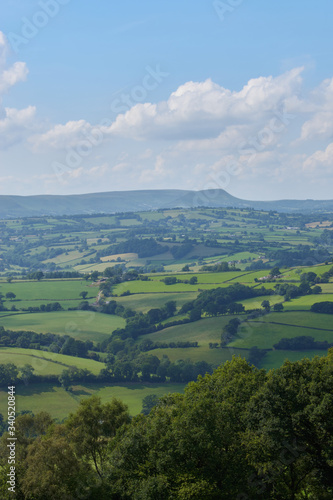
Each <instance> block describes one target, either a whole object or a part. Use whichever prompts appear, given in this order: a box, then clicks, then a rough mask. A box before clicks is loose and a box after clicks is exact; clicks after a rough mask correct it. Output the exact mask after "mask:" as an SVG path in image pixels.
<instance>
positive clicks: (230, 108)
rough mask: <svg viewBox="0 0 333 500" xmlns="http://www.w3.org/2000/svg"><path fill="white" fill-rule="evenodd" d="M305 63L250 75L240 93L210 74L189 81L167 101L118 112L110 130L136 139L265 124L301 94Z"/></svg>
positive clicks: (199, 135)
mask: <svg viewBox="0 0 333 500" xmlns="http://www.w3.org/2000/svg"><path fill="white" fill-rule="evenodd" d="M302 69H303V68H296V69H293V70H291V71H289V72H287V73H285V74H283V75H280V76H278V77H276V78H273V77H272V76H270V77H260V78H256V79H252V80H250V81H249V82H248V83H247V85H245V86H244V87H243V89H242V90H241V91H239V92H234V91H231V90H229V89H225V88H223V87H221V86H220V85H218V84H216V83H214V82H212V80H210V79H208V80H206V81H204V82H192V81H191V82H187V83H185V84H184V85H182V86H180V87H179V88H178V89H177V90H176V91H175V92H173V93H172V94H171V95H170V97H169V99H168V100H167V101H163V102H160V103H158V104H152V103H144V104H137V105H135V106H133V107H132V108H131V109H130V110H129V111H127V112H126V113H125V114H120V115H118V116H117V118H116V120H115V122H114V123H113V124H112V125H111V127H110V131H111V132H112V133H114V134H116V135H119V136H123V137H129V138H133V139H166V140H168V139H174V140H177V139H179V140H180V139H182V140H186V139H189V140H191V139H193V140H198V139H206V138H214V137H217V136H218V135H219V134H221V132H222V131H223V130H224V129H225V128H226V127H230V126H232V125H245V124H253V123H257V124H258V123H260V122H262V121H263V120H264V119H267V117H268V115H269V114H272V113H273V112H274V110H277V109H278V108H283V107H285V105H286V104H288V103H289V101H290V100H292V98H293V97H294V96H295V94H297V93H298V91H299V89H300V86H301V83H302V78H301V76H300V75H301V72H302Z"/></svg>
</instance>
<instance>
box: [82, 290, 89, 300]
mask: <svg viewBox="0 0 333 500" xmlns="http://www.w3.org/2000/svg"><path fill="white" fill-rule="evenodd" d="M87 295H88V292H81V293H80V297H82V298H83V300H84V299H85V298H86V297H87Z"/></svg>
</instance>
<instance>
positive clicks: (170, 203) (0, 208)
mask: <svg viewBox="0 0 333 500" xmlns="http://www.w3.org/2000/svg"><path fill="white" fill-rule="evenodd" d="M199 206H205V207H215V208H216V207H235V208H244V207H247V208H254V209H256V210H276V211H279V212H313V211H322V210H331V209H333V200H318V201H316V200H278V201H247V200H241V199H239V198H235V197H234V196H231V195H230V194H229V193H227V192H226V191H224V190H223V189H217V190H203V191H185V190H177V189H161V190H142V191H111V192H106V193H89V194H79V195H63V196H60V195H38V196H11V195H1V196H0V218H1V219H6V218H11V217H40V216H44V215H54V216H57V215H74V214H94V213H108V214H110V213H117V212H135V211H139V210H141V211H142V210H156V209H160V208H175V207H181V208H193V207H199Z"/></svg>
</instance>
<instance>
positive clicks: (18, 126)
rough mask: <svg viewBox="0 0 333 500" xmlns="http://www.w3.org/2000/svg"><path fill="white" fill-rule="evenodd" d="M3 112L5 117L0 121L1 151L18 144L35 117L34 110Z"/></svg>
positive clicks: (30, 107) (33, 108)
mask: <svg viewBox="0 0 333 500" xmlns="http://www.w3.org/2000/svg"><path fill="white" fill-rule="evenodd" d="M4 112H5V117H4V118H3V119H2V120H0V148H3V149H4V148H7V147H8V146H11V145H13V144H15V143H17V142H19V141H20V140H21V139H22V137H23V136H24V135H25V134H26V133H27V130H28V129H29V127H30V126H31V124H32V122H33V119H34V117H35V113H36V108H35V107H34V106H29V107H28V108H25V109H15V108H5V109H4Z"/></svg>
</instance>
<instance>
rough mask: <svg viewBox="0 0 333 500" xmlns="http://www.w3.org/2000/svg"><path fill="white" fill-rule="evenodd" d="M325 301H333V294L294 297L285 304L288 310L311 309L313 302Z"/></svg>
mask: <svg viewBox="0 0 333 500" xmlns="http://www.w3.org/2000/svg"><path fill="white" fill-rule="evenodd" d="M324 301H325V302H326V301H329V302H333V294H329V293H327V294H326V293H325V294H318V295H304V296H303V297H297V298H295V299H292V300H291V301H290V302H284V303H283V306H284V308H285V309H286V310H287V311H292V310H294V311H295V310H299V309H304V310H309V309H310V308H311V306H312V304H315V303H316V302H324Z"/></svg>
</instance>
